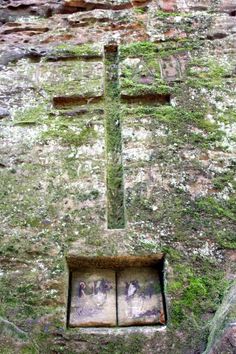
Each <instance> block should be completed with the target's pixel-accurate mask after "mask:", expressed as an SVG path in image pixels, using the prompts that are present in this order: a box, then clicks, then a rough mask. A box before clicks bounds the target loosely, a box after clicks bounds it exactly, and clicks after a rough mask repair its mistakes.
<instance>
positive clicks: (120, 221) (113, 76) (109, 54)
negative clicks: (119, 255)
mask: <svg viewBox="0 0 236 354" xmlns="http://www.w3.org/2000/svg"><path fill="white" fill-rule="evenodd" d="M104 67H105V73H104V81H105V82H104V86H105V117H106V118H105V119H106V122H105V127H106V158H107V168H106V184H107V227H108V229H123V228H124V227H125V207H124V181H123V162H122V132H121V118H120V87H119V54H118V46H117V45H116V44H110V45H107V46H105V48H104Z"/></svg>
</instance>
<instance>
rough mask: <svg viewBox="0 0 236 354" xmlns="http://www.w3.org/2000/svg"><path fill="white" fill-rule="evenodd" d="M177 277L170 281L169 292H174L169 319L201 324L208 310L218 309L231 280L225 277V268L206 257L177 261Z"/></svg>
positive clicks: (176, 321)
mask: <svg viewBox="0 0 236 354" xmlns="http://www.w3.org/2000/svg"><path fill="white" fill-rule="evenodd" d="M175 272H176V280H175V281H173V282H170V283H169V284H168V289H167V292H168V293H169V294H170V295H171V294H174V300H173V302H172V306H171V308H170V323H171V324H172V325H173V326H180V324H181V323H184V322H185V323H186V324H187V325H188V324H189V323H192V327H194V326H195V325H196V324H198V325H201V322H202V321H203V318H204V316H205V314H206V313H209V314H210V313H212V312H215V311H216V310H217V307H218V306H219V304H220V302H221V300H222V298H223V295H224V292H225V289H226V288H227V286H228V282H227V281H224V280H222V279H223V278H224V277H223V271H222V270H220V269H218V268H217V266H216V264H215V263H214V262H211V261H207V260H203V259H201V260H199V262H196V260H193V261H192V264H191V265H190V263H188V264H176V266H175Z"/></svg>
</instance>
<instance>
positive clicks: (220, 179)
mask: <svg viewBox="0 0 236 354" xmlns="http://www.w3.org/2000/svg"><path fill="white" fill-rule="evenodd" d="M232 167H233V168H234V166H232ZM212 182H213V185H214V187H215V188H217V189H218V190H220V191H222V190H223V189H224V188H225V187H229V186H230V187H231V188H234V190H236V180H235V173H234V171H233V169H232V170H228V171H226V172H223V173H222V174H220V175H218V176H216V177H215V178H214V179H213V181H212Z"/></svg>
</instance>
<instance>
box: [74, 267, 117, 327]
mask: <svg viewBox="0 0 236 354" xmlns="http://www.w3.org/2000/svg"><path fill="white" fill-rule="evenodd" d="M115 289H116V285H115V272H114V271H112V270H107V269H105V270H104V269H99V270H95V271H86V272H73V273H72V291H71V309H70V321H69V325H70V326H71V327H78V326H81V327H91V326H115V325H116V290H115Z"/></svg>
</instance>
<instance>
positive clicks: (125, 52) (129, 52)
mask: <svg viewBox="0 0 236 354" xmlns="http://www.w3.org/2000/svg"><path fill="white" fill-rule="evenodd" d="M156 52H157V45H156V44H154V43H151V42H135V43H130V44H128V45H121V46H120V59H123V58H126V57H139V56H141V57H150V55H151V56H153V55H154V54H155V53H156Z"/></svg>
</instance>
